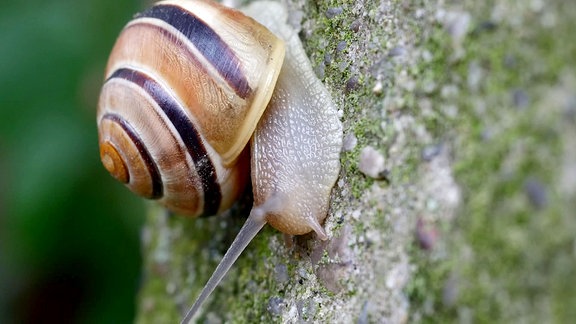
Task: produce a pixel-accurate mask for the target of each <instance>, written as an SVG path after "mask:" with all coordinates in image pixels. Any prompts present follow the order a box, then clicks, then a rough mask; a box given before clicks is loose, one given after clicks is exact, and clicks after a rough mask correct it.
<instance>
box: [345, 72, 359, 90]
mask: <svg viewBox="0 0 576 324" xmlns="http://www.w3.org/2000/svg"><path fill="white" fill-rule="evenodd" d="M357 87H358V76H356V75H354V76H352V77H350V79H348V81H346V90H345V92H346V94H348V93H350V92H352V91H353V90H355V89H356V88H357Z"/></svg>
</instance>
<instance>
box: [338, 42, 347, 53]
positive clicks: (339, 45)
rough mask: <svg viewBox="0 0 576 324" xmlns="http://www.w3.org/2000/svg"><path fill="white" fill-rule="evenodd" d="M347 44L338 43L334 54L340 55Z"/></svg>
mask: <svg viewBox="0 0 576 324" xmlns="http://www.w3.org/2000/svg"><path fill="white" fill-rule="evenodd" d="M347 46H348V43H347V42H346V41H340V42H339V43H338V45H336V53H341V52H342V51H344V50H345V49H346V47H347Z"/></svg>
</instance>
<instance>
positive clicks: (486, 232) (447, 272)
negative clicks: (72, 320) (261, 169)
mask: <svg viewBox="0 0 576 324" xmlns="http://www.w3.org/2000/svg"><path fill="white" fill-rule="evenodd" d="M512 2H513V1H493V2H487V3H486V2H482V3H479V2H474V1H464V2H462V3H458V4H452V3H451V2H450V1H419V0H413V1H388V0H383V1H369V0H366V1H355V2H348V3H344V2H343V1H331V2H330V3H331V4H330V5H329V4H326V3H323V2H322V1H317V2H314V1H313V2H304V1H290V2H289V3H288V2H287V3H286V4H287V6H288V8H289V10H290V13H291V14H290V23H291V24H292V25H294V26H295V27H296V28H299V29H300V30H301V31H300V36H301V39H302V41H303V43H304V45H305V48H306V50H307V52H308V53H309V57H310V59H311V61H312V64H313V65H314V66H315V67H316V72H317V74H318V76H319V77H320V79H321V80H323V82H324V84H326V85H327V87H328V88H329V90H330V91H331V93H332V94H333V98H334V100H335V102H336V103H337V105H338V106H339V107H340V109H341V111H342V122H343V125H344V148H343V152H342V155H341V163H342V170H341V173H340V177H339V180H338V182H337V184H336V186H335V188H334V189H333V192H332V200H331V209H330V212H329V216H328V218H327V220H326V223H325V224H324V227H325V229H326V231H327V233H328V235H329V240H328V241H326V242H321V241H318V240H316V239H315V238H314V237H313V236H312V235H308V236H302V237H296V238H290V239H288V240H286V239H285V238H283V235H282V233H279V232H277V231H275V230H274V229H271V228H269V227H266V228H265V229H264V230H263V231H262V232H261V233H260V234H259V235H258V236H257V237H256V238H255V239H254V241H253V242H252V243H251V244H250V245H249V246H248V248H247V250H246V251H245V252H244V253H243V254H242V256H241V257H240V259H239V260H238V261H237V263H236V264H235V265H234V267H233V269H232V270H231V272H230V273H229V274H228V276H227V277H226V278H225V279H224V281H223V282H222V283H221V284H220V286H219V287H218V288H217V289H216V291H215V292H214V294H213V295H212V296H211V298H210V299H209V301H208V302H207V303H206V304H205V305H204V307H203V309H202V310H201V313H200V314H199V317H198V319H199V321H200V322H209V323H218V322H235V323H252V322H284V323H299V322H318V323H320V322H326V323H334V322H337V323H351V322H358V323H369V322H383V323H388V322H390V323H398V322H407V321H409V320H410V321H421V320H425V319H427V318H428V319H429V318H434V319H436V320H438V319H446V320H454V319H459V320H466V319H474V320H481V319H484V320H486V319H521V318H523V316H535V317H533V318H536V319H543V320H546V319H550V318H555V319H560V320H561V319H563V318H566V319H567V318H569V317H567V316H569V315H570V316H572V315H574V314H570V313H569V312H570V311H569V310H567V308H564V307H562V305H563V303H564V302H566V301H570V300H571V301H575V299H576V297H574V293H573V292H566V290H564V289H561V288H560V287H556V286H555V285H556V284H558V283H561V282H568V283H574V279H571V278H569V277H568V275H566V271H567V273H573V271H574V270H575V269H576V267H575V263H576V262H575V261H574V259H575V258H576V257H574V255H573V254H570V253H573V252H570V249H569V246H572V245H571V244H574V243H573V242H576V239H575V238H574V234H573V233H576V225H575V224H574V220H573V217H570V213H569V212H568V210H574V207H576V206H575V203H574V201H575V199H573V198H574V197H575V192H576V188H575V185H574V183H576V171H575V170H576V153H574V152H575V149H574V147H576V143H575V141H576V134H575V133H576V132H575V131H574V129H575V127H574V123H575V122H574V119H575V118H574V115H576V113H575V111H576V108H575V107H576V99H575V97H574V95H573V92H572V91H573V89H574V88H576V81H575V80H576V79H575V78H574V70H573V68H572V67H571V66H570V65H569V64H567V63H566V62H568V61H569V60H572V61H571V62H572V63H575V62H574V59H575V58H574V57H571V56H570V55H568V53H576V51H574V45H571V44H570V45H569V44H564V43H562V42H559V41H557V40H553V39H550V37H551V36H550V35H551V34H554V35H556V37H557V38H558V37H559V38H561V39H562V38H563V37H568V35H569V33H568V32H567V31H568V30H571V29H570V28H572V27H576V26H574V25H575V23H574V21H576V19H574V17H576V15H575V14H574V13H575V12H576V10H575V5H574V4H572V3H570V4H567V3H563V2H561V1H557V2H553V3H547V4H542V3H540V4H539V2H538V1H533V3H532V5H530V6H528V5H526V6H525V7H521V8H520V7H517V6H515V5H514V4H513V3H512ZM568 27H570V28H568ZM572 43H573V42H572ZM572 66H574V64H572ZM566 116H567V117H566ZM550 165H554V166H556V168H555V169H554V170H552V171H550V170H549V168H548V167H547V166H550ZM248 196H249V195H248ZM245 200H246V201H244V202H240V203H239V204H238V205H237V206H235V207H234V208H233V209H232V210H231V211H230V212H228V213H226V214H225V215H219V216H217V217H212V218H205V219H197V220H191V219H186V218H181V217H177V216H171V215H169V214H167V213H166V212H164V211H163V210H162V209H161V208H159V207H157V206H155V205H153V204H151V205H150V207H149V215H148V218H147V223H146V226H145V229H144V231H143V235H142V238H143V253H144V259H145V265H144V269H143V273H144V275H143V287H142V290H141V292H140V295H139V309H138V317H137V321H138V322H141V323H148V322H149V323H170V322H177V321H179V320H180V319H181V317H182V316H183V314H184V313H185V312H186V310H187V308H188V307H189V306H190V305H191V303H192V302H193V301H194V299H195V298H196V296H197V295H198V294H199V292H200V290H201V288H202V286H203V285H204V283H205V282H206V281H207V279H208V278H209V276H210V274H211V273H212V271H213V270H214V268H215V267H216V265H217V263H218V262H219V260H220V258H221V257H222V256H223V254H224V253H225V252H226V250H227V248H228V246H229V245H230V243H231V242H232V240H233V239H234V236H235V235H236V233H237V232H238V230H239V229H240V227H241V225H242V223H243V220H244V217H246V216H247V215H248V212H249V208H250V201H249V200H250V198H249V197H247V198H246V199H245ZM545 220H549V222H547V221H545ZM520 222H523V223H522V224H525V226H519V225H518V224H519V223H520ZM541 223H542V224H541ZM550 233H555V236H556V239H555V240H553V241H550V240H548V239H546V237H549V234H550ZM511 247H514V250H510V249H511ZM529 251H531V252H529ZM510 260H516V261H515V262H516V263H514V262H511V261H510ZM508 261H510V262H508ZM509 263H510V266H509V267H508V268H505V269H506V274H502V273H501V272H498V271H499V270H497V269H496V266H494V265H495V264H501V266H502V267H506V264H509ZM560 263H562V264H561V265H560ZM540 267H541V268H546V269H548V271H552V274H551V275H550V277H546V275H545V274H544V273H542V272H539V271H545V270H538V269H537V268H540ZM550 269H552V270H550ZM568 270H571V271H568ZM514 276H517V278H520V280H524V279H525V280H526V281H527V282H528V283H527V284H526V285H524V284H515V283H514V282H515V281H514V280H515V279H514ZM542 276H544V278H542ZM536 278H540V279H541V281H538V280H536ZM488 283H491V284H488ZM493 285H497V286H498V287H495V286H493ZM530 285H532V286H531V287H532V288H533V289H535V290H536V291H537V293H536V294H532V293H531V292H530V291H531V290H530V287H528V286H530ZM560 286H561V285H560ZM493 294H496V295H498V294H500V295H498V296H500V297H494V298H495V301H492V302H490V301H485V300H484V299H491V298H492V297H491V296H493ZM502 294H503V295H504V296H508V299H506V298H505V299H499V298H504V297H501V296H503V295H502ZM531 294H532V295H531ZM471 296H472V297H471ZM474 296H475V297H474ZM530 296H532V297H530ZM534 296H536V297H534ZM475 298H476V299H475ZM534 298H537V301H534V300H533V299H534ZM534 304H538V305H539V306H538V307H533V306H534ZM542 305H545V306H542ZM572 312H573V311H572ZM522 314H524V315H522ZM526 314H528V315H526ZM564 316H566V317H564ZM527 318H530V317H527Z"/></svg>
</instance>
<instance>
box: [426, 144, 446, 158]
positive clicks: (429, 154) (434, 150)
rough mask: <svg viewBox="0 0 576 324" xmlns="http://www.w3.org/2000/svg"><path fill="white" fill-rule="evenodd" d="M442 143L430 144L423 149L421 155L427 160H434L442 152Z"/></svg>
mask: <svg viewBox="0 0 576 324" xmlns="http://www.w3.org/2000/svg"><path fill="white" fill-rule="evenodd" d="M442 147H443V146H442V144H434V145H428V146H426V147H424V148H423V149H422V153H421V154H420V156H421V157H422V160H424V161H426V162H430V161H432V160H433V159H434V158H435V157H436V156H438V154H440V152H442Z"/></svg>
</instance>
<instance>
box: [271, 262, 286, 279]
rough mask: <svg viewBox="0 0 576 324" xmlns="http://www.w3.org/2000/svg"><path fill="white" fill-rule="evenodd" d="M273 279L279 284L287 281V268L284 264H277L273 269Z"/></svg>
mask: <svg viewBox="0 0 576 324" xmlns="http://www.w3.org/2000/svg"><path fill="white" fill-rule="evenodd" d="M274 278H276V281H278V282H279V283H285V282H287V281H288V267H287V266H286V265H285V264H282V263H279V264H277V265H276V266H275V267H274Z"/></svg>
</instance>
